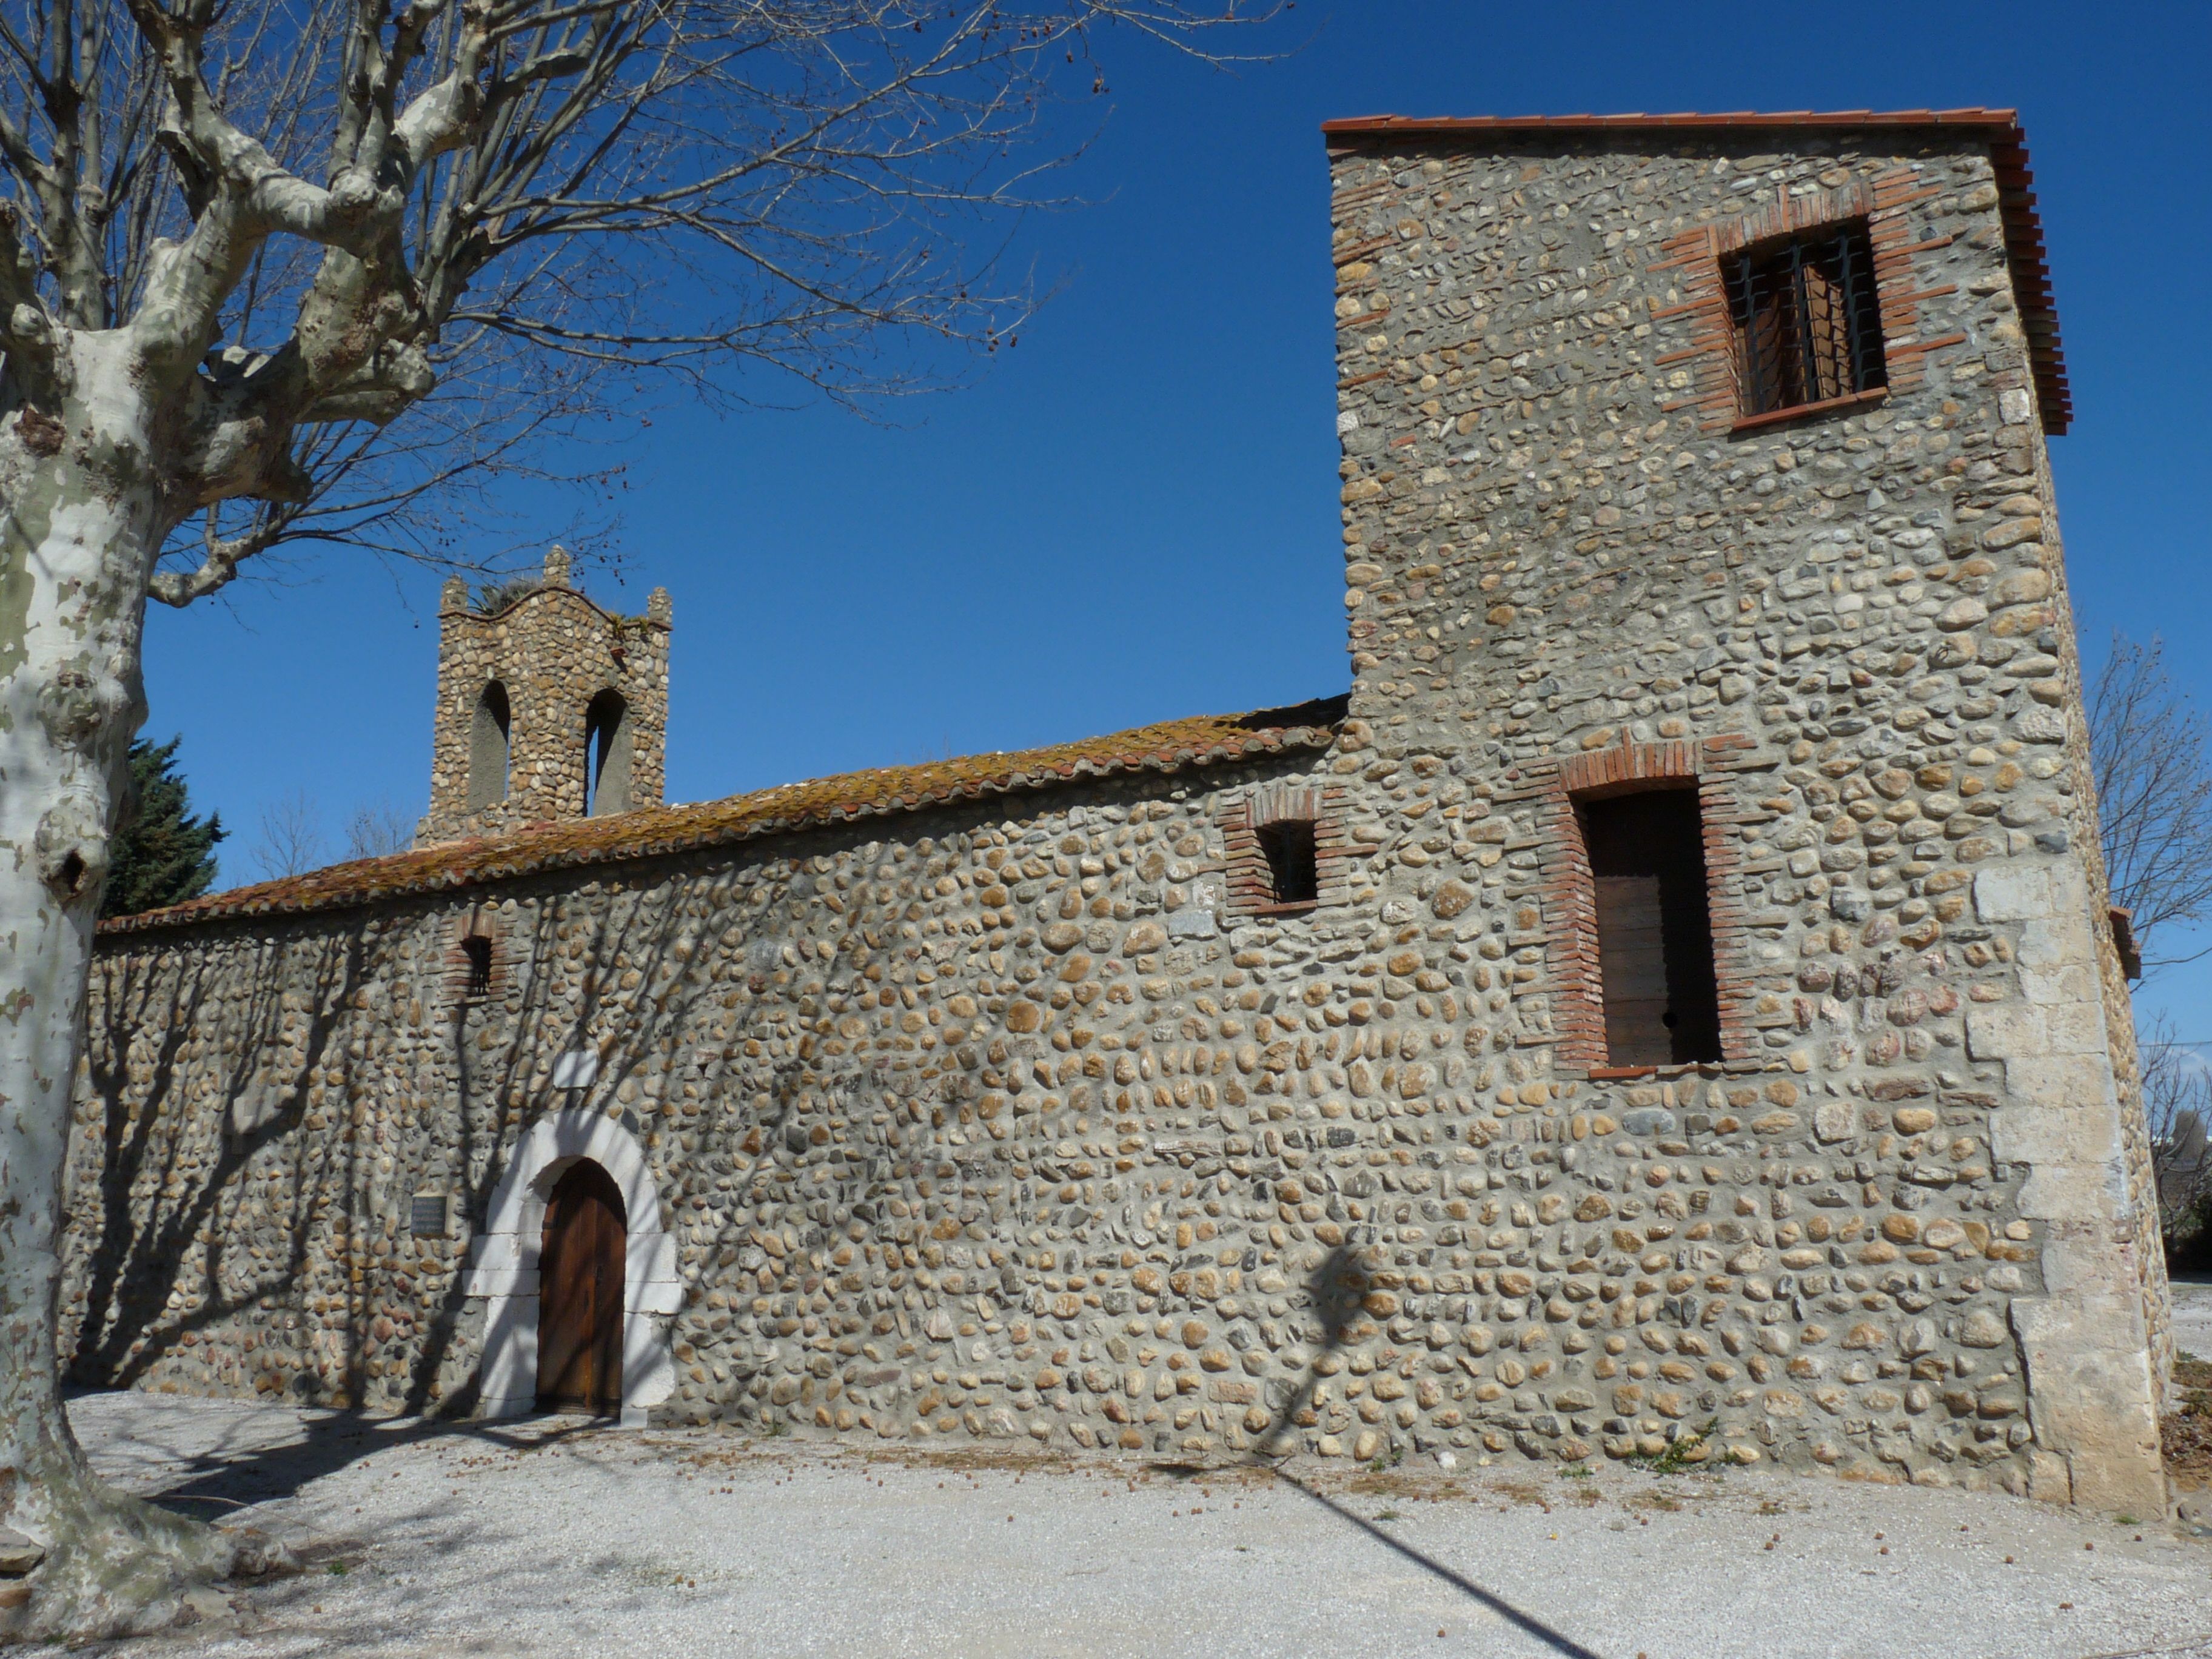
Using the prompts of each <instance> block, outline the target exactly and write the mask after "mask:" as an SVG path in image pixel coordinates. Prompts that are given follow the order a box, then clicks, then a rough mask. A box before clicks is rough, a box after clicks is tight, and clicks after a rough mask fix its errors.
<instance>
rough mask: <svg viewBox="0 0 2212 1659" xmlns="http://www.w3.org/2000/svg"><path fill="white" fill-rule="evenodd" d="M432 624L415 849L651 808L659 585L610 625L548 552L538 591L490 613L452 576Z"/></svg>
mask: <svg viewBox="0 0 2212 1659" xmlns="http://www.w3.org/2000/svg"><path fill="white" fill-rule="evenodd" d="M510 592H511V591H510ZM438 623H439V640H438V708H437V714H436V717H435V725H434V727H433V731H432V738H431V756H430V810H429V811H428V814H427V815H426V816H425V817H423V819H422V827H421V829H420V831H419V832H418V835H419V839H420V840H421V841H422V842H446V841H458V840H460V839H462V838H464V837H466V836H491V835H498V834H501V833H503V832H505V831H507V830H511V829H521V828H523V827H525V826H526V825H530V824H536V823H554V822H558V821H560V820H562V819H568V818H580V817H608V816H611V815H612V814H614V813H617V812H629V811H636V810H638V809H640V808H642V807H650V806H658V805H660V793H661V775H662V763H663V757H664V753H665V741H666V736H667V729H668V624H669V605H668V592H667V590H666V589H665V588H659V587H656V588H654V589H653V592H652V594H651V595H650V596H649V597H648V598H647V600H646V613H645V615H644V616H642V617H617V616H615V615H613V614H612V613H611V612H609V611H605V610H603V609H601V608H600V607H599V605H596V604H594V603H593V602H592V600H591V599H587V598H586V597H585V596H584V595H583V594H582V593H580V592H577V591H576V590H575V589H574V587H572V586H569V582H568V554H567V553H566V552H565V551H564V550H562V549H560V548H558V547H556V548H555V549H554V550H552V551H551V552H550V553H549V554H547V555H546V557H545V574H544V577H543V578H542V579H541V580H539V581H538V583H537V584H536V585H535V586H531V587H528V588H527V589H526V590H525V591H523V592H520V593H512V592H511V596H509V597H505V598H502V599H501V600H500V601H499V602H498V604H497V606H496V608H495V609H493V610H490V611H479V610H477V608H476V607H475V606H474V605H471V602H470V599H469V589H468V584H467V583H466V582H465V581H463V580H461V579H460V578H459V577H458V576H456V577H454V578H453V579H452V580H450V581H448V582H447V584H446V586H445V591H444V592H443V593H442V594H441V599H440V604H439V609H438Z"/></svg>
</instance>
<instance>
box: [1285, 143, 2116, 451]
mask: <svg viewBox="0 0 2212 1659" xmlns="http://www.w3.org/2000/svg"><path fill="white" fill-rule="evenodd" d="M1854 127H1887V128H1905V129H1911V128H1920V129H1923V130H1926V129H1931V128H1933V129H1952V128H1964V129H1967V130H1969V131H1978V132H1979V133H1981V134H1982V135H1983V136H1984V138H1985V139H1986V141H1987V142H1988V143H1989V146H1990V164H1991V166H1992V167H1994V168H1995V169H1996V186H1997V212H1998V216H1999V217H2000V218H2001V220H2002V222H2003V225H2004V238H2005V257H2006V258H2007V260H2008V262H2009V263H2010V264H2011V266H2012V282H2013V291H2014V294H2015V296H2016V297H2017V299H2018V301H2019V302H2020V320H2021V327H2022V328H2023V329H2024V330H2025V331H2027V342H2028V356H2029V360H2030V363H2031V367H2032V368H2033V374H2034V377H2035V395H2036V402H2037V404H2038V405H2039V407H2040V409H2041V410H2042V415H2043V429H2044V430H2045V432H2047V433H2049V434H2050V435H2051V436H2052V437H2054V438H2055V437H2060V436H2063V435H2064V433H2065V431H2066V428H2068V427H2069V425H2070V424H2072V422H2073V418H2074V402H2073V398H2072V394H2071V393H2070V392H2069V391H2068V389H2067V384H2066V354H2065V352H2064V351H2063V349H2061V348H2060V345H2059V341H2058V307H2057V302H2056V301H2055V300H2054V299H2053V298H2052V295H2051V265H2050V261H2049V259H2048V258H2047V256H2046V254H2045V248H2044V245H2043V225H2042V222H2041V220H2040V218H2039V216H2038V215H2037V213H2036V210H2035V192H2034V191H2033V190H2032V189H2030V188H2029V186H2030V185H2033V183H2034V182H2035V175H2034V174H2033V173H2031V172H2030V171H2029V170H2028V166H2027V134H2026V133H2024V132H2023V131H2021V125H2020V112H2019V111H2017V110H2009V109H1979V108H1966V109H1896V110H1867V109H1843V110H1780V111H1768V112H1761V111H1758V110H1738V111H1735V112H1732V113H1728V114H1719V115H1701V114H1698V113H1696V112H1688V111H1685V112H1681V113H1680V114H1674V115H1453V116H1407V115H1356V116H1351V117H1347V118H1344V119H1342V120H1336V121H1324V122H1322V125H1321V130H1322V131H1323V132H1324V133H1326V134H1328V137H1331V138H1333V139H1341V140H1358V139H1362V138H1373V137H1391V136H1394V135H1405V136H1408V137H1422V136H1428V137H1449V136H1453V135H1460V134H1464V135H1468V136H1470V137H1473V136H1478V135H1480V134H1483V133H1514V132H1551V133H1565V134H1574V133H1581V132H1588V133H1604V132H1648V131H1654V130H1668V131H1681V132H1696V131H1707V132H1717V131H1729V130H1735V131H1759V130H1760V129H1762V128H1799V129H1806V128H1813V129H1826V130H1828V131H1838V130H1849V129H1851V128H1854Z"/></svg>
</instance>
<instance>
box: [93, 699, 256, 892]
mask: <svg viewBox="0 0 2212 1659" xmlns="http://www.w3.org/2000/svg"><path fill="white" fill-rule="evenodd" d="M183 741H184V739H183V738H181V737H175V738H170V739H169V740H168V742H167V743H165V744H151V743H149V742H147V741H146V740H145V739H144V738H140V739H139V740H138V741H137V742H136V743H133V744H131V793H130V794H129V796H128V797H127V798H126V799H125V804H124V810H123V823H122V825H121V827H120V828H119V829H117V831H116V834H115V839H114V841H113V842H112V846H111V848H110V854H109V855H110V859H111V860H112V861H111V862H110V864H109V866H108V871H107V891H106V896H104V897H103V898H102V899H101V900H100V915H103V916H135V915H137V914H138V913H139V912H140V911H142V910H158V909H160V908H161V907H162V906H163V905H165V904H181V903H183V902H184V901H185V900H186V899H188V898H197V897H198V896H200V895H201V894H202V893H204V892H206V891H207V890H208V888H209V887H210V885H211V884H213V883H214V881H215V844H216V842H219V841H221V840H222V838H223V836H224V835H225V833H226V832H225V830H224V829H223V827H222V817H221V815H220V814H217V813H214V812H210V813H209V814H208V815H207V817H204V818H199V817H193V816H192V813H191V800H190V799H189V798H188V797H187V795H186V793H185V781H184V779H182V778H181V777H179V776H178V775H177V773H176V771H175V764H176V757H177V745H178V744H179V743H181V742H183Z"/></svg>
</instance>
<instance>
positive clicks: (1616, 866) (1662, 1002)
mask: <svg viewBox="0 0 2212 1659" xmlns="http://www.w3.org/2000/svg"><path fill="white" fill-rule="evenodd" d="M1576 811H1577V816H1578V817H1579V818H1580V819H1581V821H1582V831H1583V846H1584V847H1585V848H1588V849H1589V864H1590V875H1591V877H1592V878H1593V880H1594V881H1595V885H1596V898H1597V948H1598V981H1599V986H1600V988H1601V993H1602V995H1603V998H1604V1002H1605V1042H1606V1054H1607V1061H1608V1063H1609V1064H1612V1065H1614V1066H1687V1065H1694V1064H1698V1063H1700V1062H1711V1061H1716V1060H1719V1059H1720V1058H1721V1025H1720V982H1719V978H1718V975H1717V973H1716V971H1715V968H1714V962H1713V925H1712V912H1711V907H1710V902H1709V900H1708V896H1707V890H1706V885H1705V834H1704V829H1703V825H1702V823H1701V822H1700V820H1699V812H1698V793H1697V791H1696V790H1694V789H1653V790H1646V791H1644V792H1641V793H1636V794H1628V795H1613V796H1608V797H1607V798H1604V799H1597V800H1583V801H1579V802H1577V804H1576Z"/></svg>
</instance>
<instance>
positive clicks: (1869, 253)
mask: <svg viewBox="0 0 2212 1659" xmlns="http://www.w3.org/2000/svg"><path fill="white" fill-rule="evenodd" d="M1722 280H1723V283H1725V284H1726V286H1727V289H1728V296H1729V312H1730V314H1731V316H1732V318H1733V320H1734V323H1735V355H1736V374H1737V377H1738V380H1739V382H1740V384H1741V391H1742V408H1743V412H1744V414H1746V415H1747V416H1749V415H1770V414H1773V413H1775V412H1777V411H1778V410H1786V409H1796V408H1799V407H1801V406H1802V405H1804V404H1820V403H1826V402H1829V401H1831V400H1832V399H1834V398H1848V397H1850V396H1851V395H1852V394H1854V393H1856V392H1871V391H1874V390H1875V388H1877V387H1880V386H1887V385H1888V384H1889V372H1888V368H1887V365H1886V364H1885V362H1884V361H1883V358H1882V341H1881V296H1880V295H1879V294H1878V293H1877V292H1876V289H1875V277H1874V248H1873V245H1872V244H1871V243H1870V242H1869V240H1868V238H1867V229H1866V226H1865V225H1864V224H1863V222H1858V221H1853V222H1850V223H1849V224H1844V225H1836V226H1831V227H1829V228H1826V229H1825V230H1822V231H1820V232H1819V233H1817V234H1814V235H1810V236H1798V237H1793V238H1791V239H1790V240H1788V241H1786V242H1781V243H1768V244H1766V245H1765V246H1760V247H1755V248H1752V249H1749V250H1747V251H1746V252H1742V253H1740V254H1737V255H1735V257H1734V258H1731V259H1729V260H1728V261H1727V262H1726V264H1724V266H1723V270H1722Z"/></svg>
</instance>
